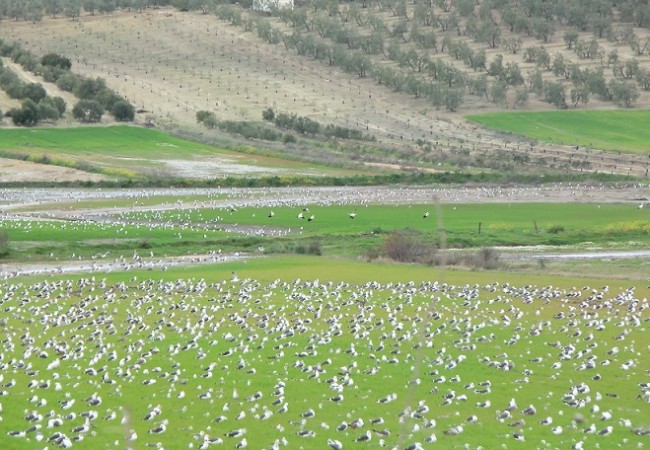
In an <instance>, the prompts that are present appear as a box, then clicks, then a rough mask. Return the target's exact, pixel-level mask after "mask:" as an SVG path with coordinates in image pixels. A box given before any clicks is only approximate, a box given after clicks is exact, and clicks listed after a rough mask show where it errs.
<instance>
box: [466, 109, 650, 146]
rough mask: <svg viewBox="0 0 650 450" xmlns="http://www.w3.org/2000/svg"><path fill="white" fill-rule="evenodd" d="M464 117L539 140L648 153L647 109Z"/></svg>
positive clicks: (648, 120) (649, 135)
mask: <svg viewBox="0 0 650 450" xmlns="http://www.w3.org/2000/svg"><path fill="white" fill-rule="evenodd" d="M466 118H467V119H468V120H470V121H472V122H475V123H479V124H481V125H484V126H486V127H489V128H495V129H497V130H500V131H504V132H508V133H513V134H516V135H521V136H525V137H527V138H530V139H537V140H540V141H546V142H553V143H556V144H564V145H580V146H586V147H591V148H597V149H603V150H618V151H622V152H630V153H638V154H650V128H649V127H648V123H650V110H641V111H621V110H617V111H542V112H516V113H514V112H497V113H485V114H474V115H468V116H466Z"/></svg>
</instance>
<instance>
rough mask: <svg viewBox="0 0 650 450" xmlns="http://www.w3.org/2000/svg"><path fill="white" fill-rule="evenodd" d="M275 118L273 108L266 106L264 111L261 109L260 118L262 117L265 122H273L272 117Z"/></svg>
mask: <svg viewBox="0 0 650 450" xmlns="http://www.w3.org/2000/svg"><path fill="white" fill-rule="evenodd" d="M274 118H275V111H273V108H270V107H269V108H266V109H265V110H264V111H262V119H264V120H265V121H267V122H273V119H274Z"/></svg>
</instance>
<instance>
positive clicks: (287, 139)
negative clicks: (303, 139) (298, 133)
mask: <svg viewBox="0 0 650 450" xmlns="http://www.w3.org/2000/svg"><path fill="white" fill-rule="evenodd" d="M282 142H284V143H285V144H295V143H296V142H297V139H296V137H295V136H294V135H293V134H289V133H287V134H285V135H284V136H282Z"/></svg>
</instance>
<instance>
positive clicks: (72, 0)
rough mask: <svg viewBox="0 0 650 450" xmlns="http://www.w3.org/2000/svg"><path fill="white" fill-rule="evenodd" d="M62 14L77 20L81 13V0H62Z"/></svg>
mask: <svg viewBox="0 0 650 450" xmlns="http://www.w3.org/2000/svg"><path fill="white" fill-rule="evenodd" d="M63 14H65V16H66V17H68V18H70V19H72V20H77V19H78V18H79V15H80V14H81V0H63Z"/></svg>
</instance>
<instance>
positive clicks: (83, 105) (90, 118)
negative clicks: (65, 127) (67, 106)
mask: <svg viewBox="0 0 650 450" xmlns="http://www.w3.org/2000/svg"><path fill="white" fill-rule="evenodd" d="M103 115H104V108H103V107H102V105H100V104H99V102H97V101H95V100H79V101H78V102H77V104H76V105H74V108H72V116H73V117H74V118H75V119H77V120H81V121H82V122H99V121H100V120H102V116H103Z"/></svg>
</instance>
